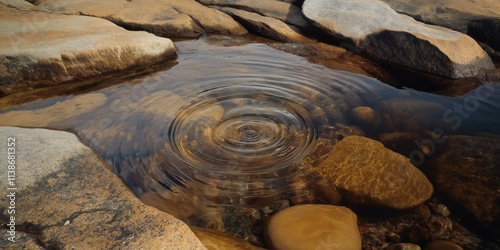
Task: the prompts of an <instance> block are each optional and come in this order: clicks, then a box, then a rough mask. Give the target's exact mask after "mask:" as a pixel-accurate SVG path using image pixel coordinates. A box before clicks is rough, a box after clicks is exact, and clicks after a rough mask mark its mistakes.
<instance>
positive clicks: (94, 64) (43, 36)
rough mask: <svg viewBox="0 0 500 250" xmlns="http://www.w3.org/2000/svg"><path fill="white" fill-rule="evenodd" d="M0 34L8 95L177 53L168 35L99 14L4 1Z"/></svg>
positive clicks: (0, 75)
mask: <svg viewBox="0 0 500 250" xmlns="http://www.w3.org/2000/svg"><path fill="white" fill-rule="evenodd" d="M26 20H30V21H26ZM0 38H2V39H0V83H1V84H0V86H1V87H0V91H3V92H5V93H9V92H13V91H15V90H16V89H19V88H23V87H24V88H25V87H27V86H35V85H42V84H43V85H49V84H59V83H61V82H65V81H71V80H78V79H82V78H85V77H90V76H95V75H100V74H102V73H105V72H111V71H116V70H122V69H126V68H130V67H134V66H139V65H140V66H144V65H149V64H152V63H156V62H160V61H163V60H166V59H168V58H171V57H173V56H174V54H175V51H176V48H175V47H174V45H173V43H172V41H170V40H169V39H166V38H159V37H156V36H154V35H152V34H148V33H146V32H132V31H127V30H125V29H123V28H120V27H118V26H116V25H114V24H113V23H111V22H109V21H106V20H102V19H99V18H93V17H84V16H70V15H61V14H52V13H48V12H42V11H26V10H23V11H21V10H18V9H16V8H11V7H6V6H5V5H1V4H0Z"/></svg>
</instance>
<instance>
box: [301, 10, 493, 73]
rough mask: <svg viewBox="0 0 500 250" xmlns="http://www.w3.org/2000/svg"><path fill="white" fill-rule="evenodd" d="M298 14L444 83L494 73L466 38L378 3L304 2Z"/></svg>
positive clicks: (359, 46)
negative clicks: (489, 72)
mask: <svg viewBox="0 0 500 250" xmlns="http://www.w3.org/2000/svg"><path fill="white" fill-rule="evenodd" d="M302 12H303V13H304V16H305V17H306V18H307V19H308V20H309V21H311V22H312V23H313V24H314V25H315V26H317V27H318V28H320V29H322V30H323V31H324V32H325V33H327V34H328V35H330V36H332V37H335V38H337V39H339V40H341V41H343V42H346V43H349V44H352V45H354V46H355V47H356V48H357V49H359V52H361V53H365V54H367V55H368V56H371V57H373V58H376V59H379V60H382V61H386V62H390V63H394V64H396V65H400V66H404V67H408V68H412V69H416V70H419V71H423V72H428V73H431V74H435V75H439V76H443V77H448V78H463V77H473V76H476V75H479V74H483V73H484V71H485V70H488V69H493V68H494V65H493V63H492V61H491V59H490V57H489V56H488V55H487V54H486V52H485V51H484V50H482V48H481V47H480V46H479V45H478V44H477V42H476V41H474V40H473V39H472V38H470V37H469V36H467V35H464V34H461V33H459V32H456V31H453V30H450V29H446V28H443V27H439V26H433V25H427V24H424V23H421V22H418V21H415V20H414V19H413V18H411V17H409V16H406V15H402V14H399V13H397V12H396V11H394V10H393V9H391V8H390V7H389V5H388V4H386V3H384V2H382V1H373V0H356V1H346V0H306V1H305V2H304V5H303V9H302Z"/></svg>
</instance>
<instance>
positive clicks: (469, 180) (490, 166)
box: [425, 136, 500, 240]
mask: <svg viewBox="0 0 500 250" xmlns="http://www.w3.org/2000/svg"><path fill="white" fill-rule="evenodd" d="M499 145H500V140H498V139H492V138H484V137H474V136H449V137H448V138H447V139H446V141H445V142H443V143H442V144H440V145H438V148H437V150H436V153H435V154H433V155H431V157H430V159H429V161H428V162H426V163H425V166H426V168H427V171H429V172H430V178H431V180H432V182H433V183H434V185H435V187H436V190H437V191H438V192H439V193H441V194H443V195H445V196H446V197H448V198H449V199H451V200H452V201H454V202H455V205H458V207H459V208H462V209H465V211H466V213H468V214H469V215H470V216H472V217H473V218H474V221H478V222H480V224H481V225H482V227H483V228H485V229H486V230H487V233H488V234H490V235H491V237H493V238H495V239H497V240H498V239H500V231H499V230H498V226H499V223H500V217H499V216H500V207H499V206H498V204H499V203H500V186H499V185H500V184H499V183H500V170H499V167H498V163H499V162H500V159H499V155H500V146H499ZM474 224H476V223H474Z"/></svg>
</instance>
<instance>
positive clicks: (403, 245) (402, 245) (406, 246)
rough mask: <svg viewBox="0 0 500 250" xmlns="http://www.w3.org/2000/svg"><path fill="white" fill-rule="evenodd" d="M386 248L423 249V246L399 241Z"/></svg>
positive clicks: (391, 249)
mask: <svg viewBox="0 0 500 250" xmlns="http://www.w3.org/2000/svg"><path fill="white" fill-rule="evenodd" d="M386 250H421V248H420V246H418V245H415V244H411V243H397V244H392V245H390V246H388V247H387V248H386Z"/></svg>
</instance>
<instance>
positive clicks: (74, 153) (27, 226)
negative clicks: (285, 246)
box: [0, 127, 206, 249]
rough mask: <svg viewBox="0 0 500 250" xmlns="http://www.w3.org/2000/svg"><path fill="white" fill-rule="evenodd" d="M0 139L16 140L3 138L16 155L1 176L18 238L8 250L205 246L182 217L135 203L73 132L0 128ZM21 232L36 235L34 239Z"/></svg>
mask: <svg viewBox="0 0 500 250" xmlns="http://www.w3.org/2000/svg"><path fill="white" fill-rule="evenodd" d="M0 137H1V138H2V139H5V141H7V138H14V137H15V142H14V141H13V140H10V142H14V143H15V145H13V144H10V145H9V148H15V153H16V154H15V156H16V165H15V180H13V182H9V183H8V182H7V177H6V176H4V177H5V178H0V185H2V186H3V187H13V188H17V190H15V191H13V192H14V193H15V194H14V196H15V207H16V215H15V224H16V225H17V226H16V230H17V231H18V233H20V238H18V239H19V240H20V241H17V242H15V243H7V245H6V247H7V249H15V248H14V246H16V245H17V246H19V245H21V246H24V249H37V248H38V246H43V247H40V248H39V249H46V248H48V249H88V248H92V249H118V248H120V249H206V248H205V247H204V246H203V245H202V243H201V242H200V241H199V240H198V239H197V238H196V236H195V235H194V234H193V232H192V231H191V230H190V229H189V227H188V226H187V225H186V224H184V223H183V222H182V221H180V220H178V219H176V218H174V217H173V216H171V215H169V214H166V213H162V212H160V211H159V210H157V209H155V208H152V207H149V206H146V205H144V204H143V203H141V202H140V201H139V199H137V198H136V197H135V196H134V195H133V194H132V192H131V191H130V190H129V189H128V188H127V186H125V184H124V183H123V181H122V180H121V179H119V178H118V177H117V176H116V175H114V174H113V173H112V172H111V171H110V170H109V169H108V166H107V165H106V164H105V163H104V161H103V160H101V159H100V158H99V157H97V156H96V155H95V153H94V152H93V151H92V150H91V149H90V148H88V147H86V146H85V145H83V144H82V143H80V142H79V140H78V138H77V137H76V136H75V135H73V134H70V133H67V132H61V131H51V130H46V129H25V128H16V127H0ZM0 152H1V153H2V155H7V143H2V146H1V148H0ZM9 152H13V151H12V150H9ZM0 167H1V168H2V169H7V161H6V160H5V161H2V162H0ZM11 181H12V179H11ZM5 191H7V190H5ZM11 194H12V193H11ZM10 199H11V198H9V197H7V196H6V195H2V197H1V198H0V201H1V203H0V211H2V212H3V214H2V216H4V217H5V218H7V217H6V216H10V215H9V214H8V209H7V205H8V204H9V201H8V200H10ZM17 208H18V209H17ZM23 231H25V233H27V234H33V235H36V241H33V239H32V237H29V235H28V236H26V235H25V234H23V233H22V232H23ZM25 236H26V237H25ZM11 244H12V245H11ZM10 247H12V248H10Z"/></svg>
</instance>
